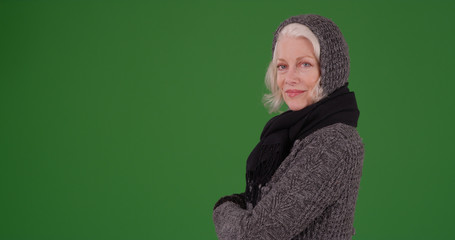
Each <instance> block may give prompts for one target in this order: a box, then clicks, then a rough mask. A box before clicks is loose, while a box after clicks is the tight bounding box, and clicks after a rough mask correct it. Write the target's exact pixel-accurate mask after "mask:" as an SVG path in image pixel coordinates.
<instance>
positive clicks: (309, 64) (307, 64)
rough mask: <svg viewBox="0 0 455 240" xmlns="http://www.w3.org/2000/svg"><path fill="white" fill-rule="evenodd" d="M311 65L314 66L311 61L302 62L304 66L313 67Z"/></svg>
mask: <svg viewBox="0 0 455 240" xmlns="http://www.w3.org/2000/svg"><path fill="white" fill-rule="evenodd" d="M311 66H313V65H311V63H307V62H305V63H302V67H311Z"/></svg>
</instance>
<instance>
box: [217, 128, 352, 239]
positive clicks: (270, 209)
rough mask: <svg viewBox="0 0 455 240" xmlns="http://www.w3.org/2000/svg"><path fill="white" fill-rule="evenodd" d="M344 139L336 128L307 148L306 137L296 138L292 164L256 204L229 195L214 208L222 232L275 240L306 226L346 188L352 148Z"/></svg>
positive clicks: (228, 236)
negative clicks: (243, 203) (244, 204)
mask: <svg viewBox="0 0 455 240" xmlns="http://www.w3.org/2000/svg"><path fill="white" fill-rule="evenodd" d="M318 138H323V139H318ZM343 141H346V138H345V137H343V136H342V134H336V135H334V136H330V138H327V136H324V137H323V136H318V137H317V138H315V139H314V141H312V142H311V143H309V144H308V145H306V146H305V148H303V144H304V143H303V141H301V142H299V143H297V144H296V145H295V146H294V148H293V149H295V148H297V152H294V153H293V152H292V151H291V154H290V155H289V156H288V157H287V158H286V159H285V161H290V167H289V168H288V169H286V170H285V172H284V173H283V174H282V176H281V177H280V179H278V181H276V182H275V183H273V184H272V185H270V186H269V187H270V191H269V192H268V193H266V194H265V195H264V196H263V197H262V198H261V200H260V201H259V202H258V204H257V205H256V206H255V207H254V208H253V209H250V210H246V209H243V208H241V207H240V206H239V205H238V204H236V203H234V202H231V201H227V202H224V203H222V204H221V205H220V206H218V207H217V208H216V209H215V210H214V211H213V221H214V223H215V230H216V233H217V235H218V238H219V239H221V240H228V239H229V240H232V239H242V240H247V239H274V240H277V239H291V238H292V237H294V236H296V235H297V234H299V233H300V232H302V231H303V230H304V229H305V228H306V227H307V226H308V225H309V224H310V223H311V222H312V221H313V220H314V219H315V218H316V217H318V216H320V215H321V214H322V212H323V211H324V210H325V209H326V208H327V207H328V206H330V205H331V204H332V203H333V202H335V201H336V199H337V198H338V197H339V195H340V194H341V192H342V191H343V189H344V188H345V186H344V184H345V183H346V181H345V179H347V177H349V176H347V171H346V170H345V169H346V167H347V166H346V165H347V161H346V159H348V158H349V156H348V155H349V153H348V151H347V149H346V146H347V145H346V143H343ZM302 148H303V149H302ZM288 158H292V159H288ZM280 168H281V166H280Z"/></svg>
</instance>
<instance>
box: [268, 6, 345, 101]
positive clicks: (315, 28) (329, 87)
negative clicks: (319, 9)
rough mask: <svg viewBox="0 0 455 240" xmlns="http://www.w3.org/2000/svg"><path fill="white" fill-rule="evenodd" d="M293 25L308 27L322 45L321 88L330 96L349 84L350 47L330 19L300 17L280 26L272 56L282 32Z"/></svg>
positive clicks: (294, 17) (291, 18) (275, 37)
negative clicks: (289, 25) (298, 24)
mask: <svg viewBox="0 0 455 240" xmlns="http://www.w3.org/2000/svg"><path fill="white" fill-rule="evenodd" d="M291 23H300V24H303V25H305V26H307V27H308V28H309V29H310V30H311V31H312V32H313V33H314V35H316V37H317V39H318V41H319V45H320V49H321V52H320V57H319V66H320V68H321V82H320V84H321V87H322V89H323V91H324V94H326V95H329V94H330V93H332V92H333V91H335V90H336V89H337V88H339V87H342V86H343V85H345V84H346V83H347V82H348V77H349V52H348V45H347V43H346V41H345V40H344V37H343V35H342V34H341V31H340V29H339V28H338V27H337V25H336V24H335V23H334V22H332V21H331V20H330V19H328V18H325V17H322V16H319V15H312V14H307V15H299V16H293V17H290V18H288V19H286V20H284V22H282V23H281V24H280V26H279V27H278V29H277V30H276V31H275V35H274V37H273V46H272V54H273V52H274V51H275V45H276V42H277V38H278V35H279V33H280V32H281V30H282V29H283V28H284V27H285V26H287V25H288V24H291Z"/></svg>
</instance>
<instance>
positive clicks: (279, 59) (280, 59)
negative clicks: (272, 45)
mask: <svg viewBox="0 0 455 240" xmlns="http://www.w3.org/2000/svg"><path fill="white" fill-rule="evenodd" d="M304 58H311V59H314V60H316V61H317V59H316V58H315V57H312V56H309V55H307V56H302V57H298V58H296V59H295V60H297V61H299V60H302V59H304ZM277 60H278V61H283V62H286V60H285V59H283V58H278V59H277Z"/></svg>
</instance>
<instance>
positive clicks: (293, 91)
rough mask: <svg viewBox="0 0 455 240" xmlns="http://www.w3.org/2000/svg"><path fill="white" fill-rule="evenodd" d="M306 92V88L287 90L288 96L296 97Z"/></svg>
mask: <svg viewBox="0 0 455 240" xmlns="http://www.w3.org/2000/svg"><path fill="white" fill-rule="evenodd" d="M304 92H305V91H304V90H297V89H289V90H286V91H285V93H286V95H287V96H288V97H296V96H298V95H300V94H302V93H304Z"/></svg>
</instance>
